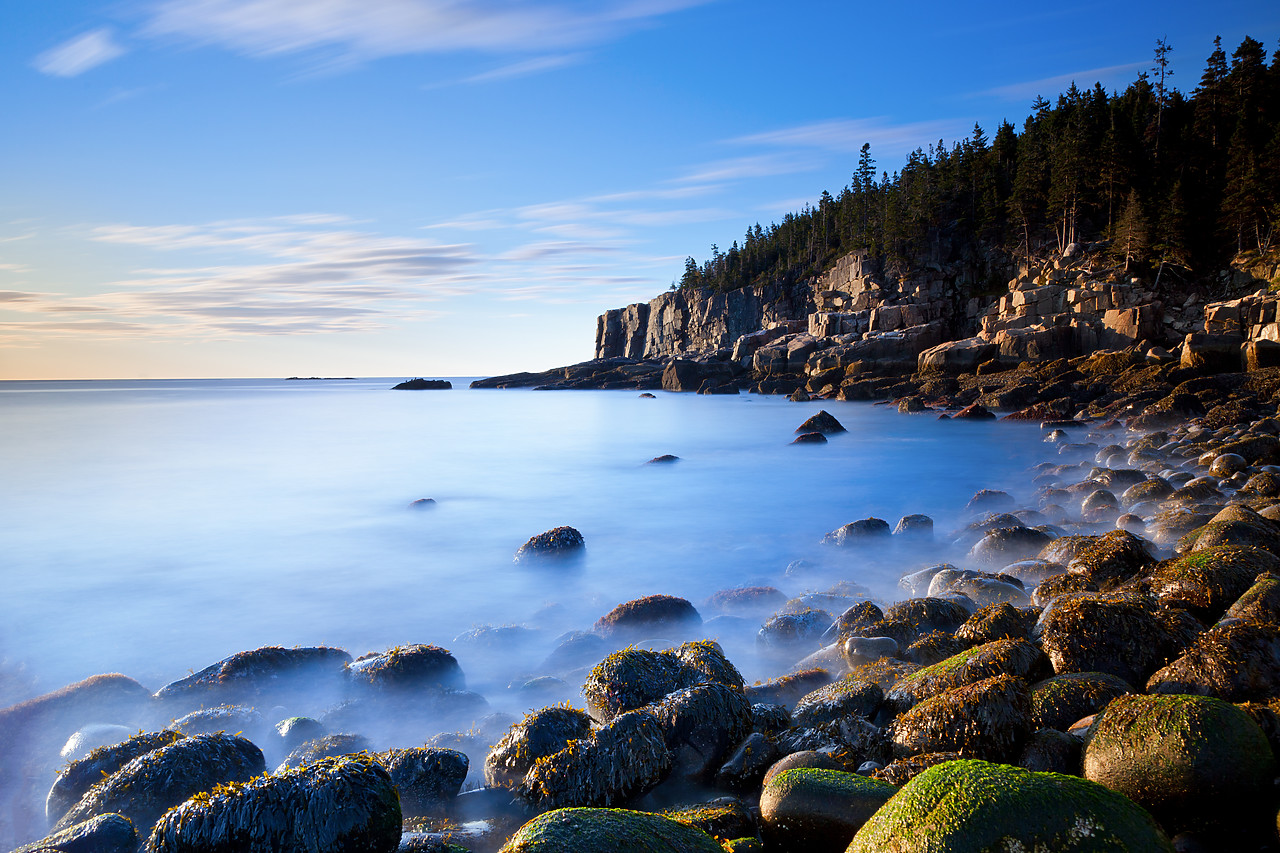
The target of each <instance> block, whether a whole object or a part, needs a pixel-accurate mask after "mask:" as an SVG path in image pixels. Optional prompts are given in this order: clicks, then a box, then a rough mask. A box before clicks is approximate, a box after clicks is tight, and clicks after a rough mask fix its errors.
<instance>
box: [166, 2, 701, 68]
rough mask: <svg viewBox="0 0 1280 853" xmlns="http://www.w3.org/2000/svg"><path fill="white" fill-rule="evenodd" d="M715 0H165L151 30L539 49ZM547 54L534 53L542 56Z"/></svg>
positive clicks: (405, 47)
mask: <svg viewBox="0 0 1280 853" xmlns="http://www.w3.org/2000/svg"><path fill="white" fill-rule="evenodd" d="M703 2H707V0H600V2H596V3H572V2H563V1H562V2H548V0H541V2H528V0H470V2H465V3H464V2H458V0H379V2H376V3H370V2H368V0H324V2H316V0H165V1H164V2H161V3H160V4H159V5H158V6H157V7H156V8H155V10H154V13H153V14H152V16H151V18H150V20H149V21H148V23H147V24H146V28H145V31H146V32H147V33H148V34H151V35H158V36H174V37H179V38H182V39H185V40H189V41H192V42H195V43H200V44H209V45H216V46H218V47H222V48H225V49H228V50H233V51H236V52H239V53H247V54H251V55H258V56H270V55H275V54H290V53H303V52H314V51H321V52H331V53H334V54H337V55H339V56H342V57H346V58H349V59H353V60H355V61H361V60H367V59H375V58H378V57H384V56H397V55H404V54H413V53H455V52H458V51H482V52H488V53H523V54H528V53H538V52H544V51H561V50H566V49H572V48H578V47H582V46H585V45H589V44H595V43H599V42H603V41H606V40H608V39H612V38H616V37H618V36H621V35H624V34H625V33H626V32H627V31H629V30H631V29H633V28H634V27H636V26H638V25H645V24H648V23H651V22H652V21H653V20H655V19H657V18H659V17H661V16H663V15H666V14H669V13H671V12H675V11H678V10H680V9H683V8H687V7H690V6H694V5H698V4H700V3H703ZM539 61H545V60H536V59H535V60H530V62H539Z"/></svg>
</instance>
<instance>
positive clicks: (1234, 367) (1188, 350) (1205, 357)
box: [1182, 332, 1244, 373]
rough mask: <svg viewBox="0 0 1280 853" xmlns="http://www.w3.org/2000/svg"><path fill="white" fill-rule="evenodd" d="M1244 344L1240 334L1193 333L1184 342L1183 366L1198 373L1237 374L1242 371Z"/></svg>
mask: <svg viewBox="0 0 1280 853" xmlns="http://www.w3.org/2000/svg"><path fill="white" fill-rule="evenodd" d="M1243 343H1244V338H1243V337H1242V336H1240V335H1238V334H1227V335H1210V334H1204V333H1200V332H1193V333H1191V334H1189V335H1187V336H1186V338H1185V339H1183V341H1182V366H1183V367H1186V368H1190V369H1192V370H1195V371H1196V372H1198V373H1235V372H1237V371H1239V370H1240V347H1241V345H1242V344H1243Z"/></svg>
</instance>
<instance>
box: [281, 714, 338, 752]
mask: <svg viewBox="0 0 1280 853" xmlns="http://www.w3.org/2000/svg"><path fill="white" fill-rule="evenodd" d="M275 731H276V735H277V736H278V737H279V738H280V740H279V743H278V745H279V747H280V749H281V750H282V751H283V752H284V753H285V754H286V755H288V754H289V753H290V752H293V751H294V750H295V749H297V748H298V747H300V746H302V745H303V744H304V743H306V742H307V741H309V740H315V739H316V738H321V737H324V736H325V735H326V734H328V731H326V730H325V727H324V726H323V725H322V724H321V723H320V721H319V720H317V719H314V718H312V717H288V718H286V719H283V720H281V721H280V722H278V723H276V725H275Z"/></svg>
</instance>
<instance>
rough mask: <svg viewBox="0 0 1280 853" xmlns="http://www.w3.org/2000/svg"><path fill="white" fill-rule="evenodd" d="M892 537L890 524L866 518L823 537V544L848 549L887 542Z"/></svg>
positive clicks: (881, 519) (881, 520)
mask: <svg viewBox="0 0 1280 853" xmlns="http://www.w3.org/2000/svg"><path fill="white" fill-rule="evenodd" d="M892 535H893V531H891V530H890V529H889V522H887V521H885V520H884V519H883V518H864V519H862V520H860V521H851V522H849V523H848V524H846V525H844V526H843V527H837V528H836V529H835V530H833V531H831V532H830V533H828V534H827V535H826V536H823V537H822V544H823V545H835V546H837V547H841V548H847V547H851V546H854V545H861V544H864V543H867V542H875V541H885V540H888V538H889V537H890V536H892Z"/></svg>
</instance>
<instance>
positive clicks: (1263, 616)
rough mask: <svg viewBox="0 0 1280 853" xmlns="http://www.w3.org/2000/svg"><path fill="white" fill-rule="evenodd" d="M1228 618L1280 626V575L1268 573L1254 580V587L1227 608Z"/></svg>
mask: <svg viewBox="0 0 1280 853" xmlns="http://www.w3.org/2000/svg"><path fill="white" fill-rule="evenodd" d="M1227 616H1229V617H1231V618H1234V619H1243V620H1245V621H1247V622H1257V623H1260V624H1264V625H1273V626H1280V573H1276V572H1266V573H1264V574H1260V575H1258V576H1257V577H1256V578H1254V581H1253V585H1252V586H1250V587H1249V588H1248V589H1247V590H1245V592H1244V594H1243V595H1241V596H1240V597H1239V598H1238V599H1236V601H1235V603H1234V604H1232V605H1231V606H1230V607H1228V608H1227Z"/></svg>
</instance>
